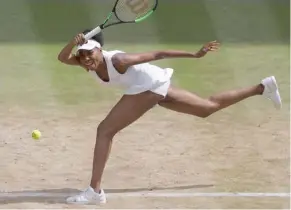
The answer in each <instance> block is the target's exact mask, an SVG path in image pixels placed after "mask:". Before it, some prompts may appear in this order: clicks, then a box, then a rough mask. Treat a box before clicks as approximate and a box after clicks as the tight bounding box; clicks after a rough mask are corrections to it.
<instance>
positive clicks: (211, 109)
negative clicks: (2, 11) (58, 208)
mask: <svg viewBox="0 0 291 210" xmlns="http://www.w3.org/2000/svg"><path fill="white" fill-rule="evenodd" d="M87 31H89V30H87ZM96 40H97V41H96ZM99 42H100V37H95V38H93V39H90V40H88V41H87V42H86V41H85V38H84V34H83V33H81V34H78V35H76V37H75V38H74V39H73V40H72V41H70V42H69V43H68V44H67V45H66V46H65V47H64V48H63V49H62V50H61V52H60V53H59V56H58V60H59V61H60V62H62V63H64V64H67V65H75V66H79V67H82V68H84V69H85V70H86V71H87V72H88V73H90V74H91V75H92V76H93V77H95V78H96V79H97V80H98V81H100V82H101V83H102V84H104V85H116V86H119V87H121V88H123V89H124V95H123V96H122V97H121V99H120V100H119V102H118V103H117V104H116V105H115V106H114V107H113V108H112V110H111V111H110V112H109V114H108V115H107V117H106V118H105V119H104V120H103V121H102V122H101V123H100V124H99V126H98V128H97V135H96V144H95V150H94V160H93V170H92V177H91V183H90V186H89V187H88V188H87V189H86V190H85V191H83V192H81V193H80V194H77V195H75V196H72V197H69V198H67V202H68V203H76V204H89V203H106V196H105V193H104V191H103V190H102V188H101V186H100V184H101V178H102V174H103V170H104V168H105V164H106V161H107V159H108V157H109V153H110V150H111V145H112V140H113V137H114V136H115V134H117V133H118V132H119V131H121V130H122V129H124V128H125V127H127V126H128V125H130V124H131V123H133V122H135V121H136V120H137V119H139V118H140V117H141V116H142V115H143V114H145V113H146V112H147V111H148V110H150V109H151V108H153V107H154V106H155V105H160V106H162V107H165V108H167V109H170V110H173V111H176V112H181V113H185V114H190V115H193V116H197V117H202V118H205V117H208V116H209V115H211V114H213V113H215V112H217V111H219V110H221V109H224V108H226V107H229V106H230V105H233V104H235V103H238V102H240V101H242V100H244V99H247V98H249V97H252V96H257V95H263V96H265V97H266V98H268V99H269V100H271V101H272V102H273V103H274V105H275V107H276V108H278V109H280V108H281V98H280V94H279V91H278V87H277V84H276V80H275V77H274V76H270V77H266V78H264V79H262V81H261V82H260V83H258V84H255V85H252V86H249V87H245V88H241V89H236V90H230V91H226V92H222V93H218V94H215V95H212V96H210V97H208V98H201V97H199V96H197V95H196V94H194V93H191V92H189V91H187V90H183V89H180V88H177V87H173V86H172V85H171V77H172V74H173V69H171V68H165V69H163V68H160V67H158V66H156V65H152V64H150V63H149V62H151V61H156V60H160V59H169V58H190V59H197V58H202V57H203V56H205V55H206V54H207V53H208V52H212V51H216V50H218V49H219V43H218V42H216V41H212V42H209V43H206V44H205V45H204V46H203V47H202V48H201V49H200V50H198V51H197V52H195V53H193V52H184V51H176V50H161V51H151V52H143V53H126V52H123V51H119V50H114V51H105V50H103V49H102V46H101V44H100V43H99ZM102 43H103V41H102ZM74 47H76V48H77V49H76V53H73V52H72V51H73V49H74Z"/></svg>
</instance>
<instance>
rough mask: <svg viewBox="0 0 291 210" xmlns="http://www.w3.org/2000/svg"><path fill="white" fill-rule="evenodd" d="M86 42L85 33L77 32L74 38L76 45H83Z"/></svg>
mask: <svg viewBox="0 0 291 210" xmlns="http://www.w3.org/2000/svg"><path fill="white" fill-rule="evenodd" d="M85 42H86V39H85V36H84V34H82V33H81V34H77V35H76V36H75V38H74V39H73V43H74V45H82V44H85Z"/></svg>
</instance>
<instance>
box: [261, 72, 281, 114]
mask: <svg viewBox="0 0 291 210" xmlns="http://www.w3.org/2000/svg"><path fill="white" fill-rule="evenodd" d="M261 84H262V85H263V86H264V92H263V96H265V97H266V98H268V99H269V100H271V101H272V102H273V104H274V106H275V107H276V109H281V107H282V101H281V97H280V93H279V89H278V85H277V82H276V79H275V77H274V76H270V77H266V78H265V79H263V80H262V82H261Z"/></svg>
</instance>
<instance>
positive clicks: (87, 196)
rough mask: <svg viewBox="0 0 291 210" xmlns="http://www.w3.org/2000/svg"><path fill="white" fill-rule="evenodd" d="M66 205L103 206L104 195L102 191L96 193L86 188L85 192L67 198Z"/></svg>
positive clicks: (90, 188) (104, 201)
mask: <svg viewBox="0 0 291 210" xmlns="http://www.w3.org/2000/svg"><path fill="white" fill-rule="evenodd" d="M67 203H70V204H83V205H85V204H105V203H106V195H105V193H104V191H103V190H100V192H99V193H96V192H95V191H94V189H93V188H92V187H88V188H87V189H86V190H85V191H83V192H81V193H80V194H78V195H75V196H72V197H68V198H67Z"/></svg>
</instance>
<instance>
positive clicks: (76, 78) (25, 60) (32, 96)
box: [0, 44, 290, 107]
mask: <svg viewBox="0 0 291 210" xmlns="http://www.w3.org/2000/svg"><path fill="white" fill-rule="evenodd" d="M61 47H62V45H37V44H35V45H33V44H23V45H6V46H5V45H3V46H1V47H0V51H1V52H5V53H9V54H13V56H12V57H7V59H5V60H3V62H2V68H3V67H4V68H3V69H2V75H1V79H0V84H1V86H2V88H1V90H0V95H1V104H2V105H5V104H6V105H11V104H15V103H21V105H22V106H38V107H41V106H43V107H46V106H47V105H48V104H52V103H53V104H55V105H58V106H62V107H66V106H76V107H77V106H80V105H82V106H86V104H96V106H97V105H98V104H101V103H102V102H104V101H106V102H108V101H111V100H112V99H114V100H116V99H117V98H118V97H119V96H121V94H122V91H121V90H119V89H116V88H106V87H103V86H102V85H99V84H98V83H97V82H96V81H95V80H94V79H93V78H92V77H91V76H90V75H89V74H87V73H86V72H85V71H84V70H82V69H80V68H77V67H71V66H66V65H63V64H61V63H59V62H58V61H57V59H56V57H57V54H58V52H59V50H60V49H61ZM200 47H201V46H200V45H155V46H144V45H138V46H135V47H134V48H132V47H125V46H124V45H122V44H120V45H118V44H116V45H114V46H113V45H111V46H110V45H109V46H108V49H109V50H111V49H121V50H124V51H128V52H141V51H147V50H156V49H179V50H187V51H193V50H197V49H199V48H200ZM23 52H29V53H25V54H24V53H23ZM24 55H25V56H24ZM15 60H17V62H15ZM154 63H155V64H157V65H160V66H161V67H172V68H174V69H175V72H174V75H173V83H174V84H176V85H177V86H179V87H181V88H186V89H188V90H190V91H194V92H196V93H198V94H199V95H202V96H208V95H210V94H212V93H216V92H219V91H222V90H227V89H232V88H237V87H242V86H245V85H252V84H256V83H258V82H259V81H260V80H261V79H262V78H263V77H265V76H269V75H275V76H276V78H277V80H278V83H279V85H280V89H281V94H282V97H283V100H284V101H285V102H289V93H290V92H289V84H290V81H289V47H288V46H285V45H243V44H237V45H228V44H226V45H222V47H221V50H220V51H218V52H215V53H209V55H207V56H205V57H204V58H202V59H167V60H162V61H157V62H154ZM28 98H29V100H26V99H28Z"/></svg>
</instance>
